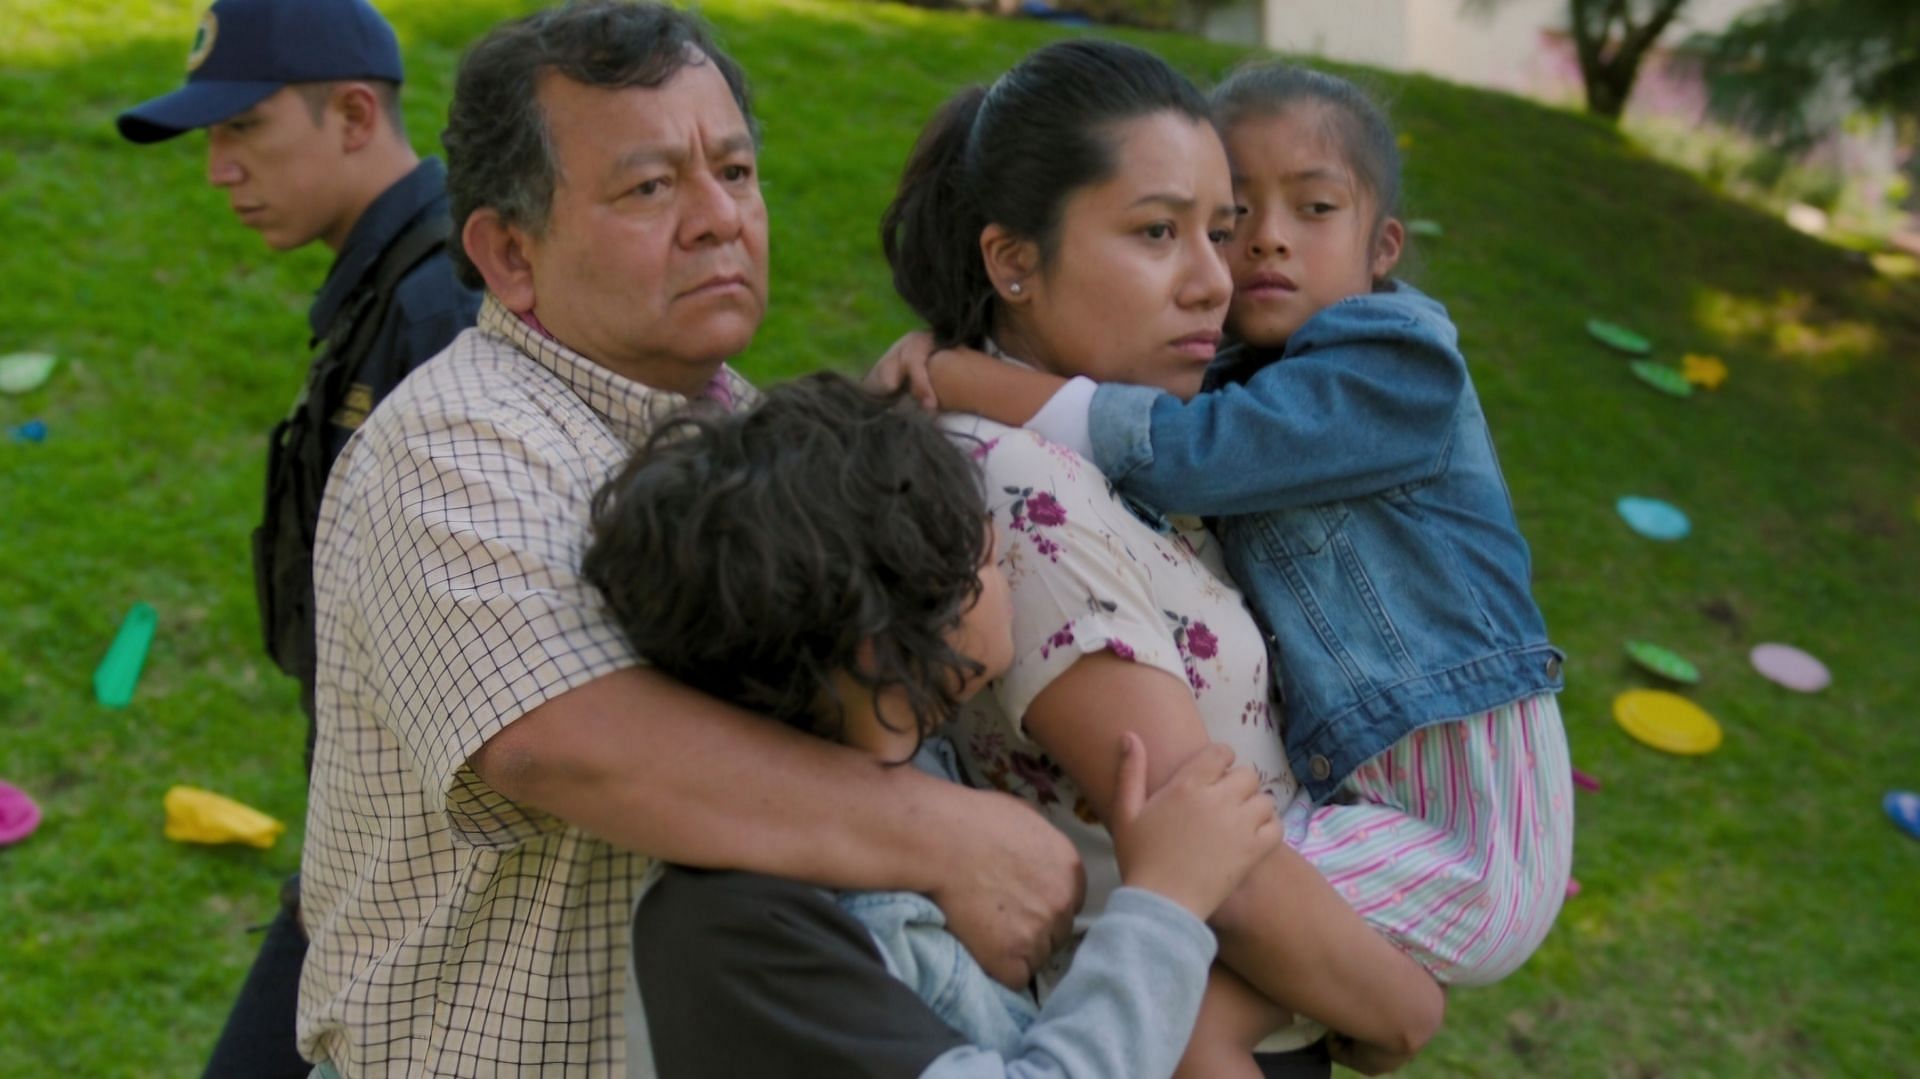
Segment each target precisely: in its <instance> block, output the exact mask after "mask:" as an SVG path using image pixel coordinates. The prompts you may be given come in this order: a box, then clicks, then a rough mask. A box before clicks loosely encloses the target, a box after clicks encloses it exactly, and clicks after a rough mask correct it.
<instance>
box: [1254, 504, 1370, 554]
mask: <svg viewBox="0 0 1920 1079" xmlns="http://www.w3.org/2000/svg"><path fill="white" fill-rule="evenodd" d="M1351 513H1352V511H1351V510H1349V509H1348V508H1347V505H1346V504H1345V503H1343V502H1329V503H1325V504H1323V505H1319V506H1301V507H1298V508H1296V509H1288V510H1273V511H1270V512H1268V513H1260V514H1255V515H1254V516H1253V518H1252V520H1251V523H1252V525H1253V528H1252V530H1251V531H1252V533H1253V535H1252V536H1251V537H1249V538H1252V539H1254V540H1255V541H1256V542H1257V543H1258V545H1259V552H1260V560H1261V561H1263V562H1279V561H1284V560H1286V559H1290V558H1305V557H1308V556H1311V555H1316V554H1319V553H1320V552H1321V551H1322V550H1324V549H1325V548H1326V546H1327V544H1329V543H1332V542H1333V540H1334V538H1335V537H1337V536H1339V535H1340V531H1341V529H1343V528H1345V527H1346V524H1347V518H1348V516H1350V515H1351Z"/></svg>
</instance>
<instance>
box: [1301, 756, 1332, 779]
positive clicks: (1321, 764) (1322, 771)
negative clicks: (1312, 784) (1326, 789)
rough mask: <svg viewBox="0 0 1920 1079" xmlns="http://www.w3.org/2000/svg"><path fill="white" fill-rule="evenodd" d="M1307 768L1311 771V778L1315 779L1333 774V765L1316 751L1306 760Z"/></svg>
mask: <svg viewBox="0 0 1920 1079" xmlns="http://www.w3.org/2000/svg"><path fill="white" fill-rule="evenodd" d="M1307 769H1308V770H1309V771H1311V772H1312V773H1313V778H1315V779H1325V778H1327V777H1328V776H1330V775H1332V774H1333V765H1331V764H1329V763H1327V758H1325V757H1322V756H1321V755H1319V754H1318V753H1316V754H1314V755H1313V759H1312V760H1310V761H1308V762H1307Z"/></svg>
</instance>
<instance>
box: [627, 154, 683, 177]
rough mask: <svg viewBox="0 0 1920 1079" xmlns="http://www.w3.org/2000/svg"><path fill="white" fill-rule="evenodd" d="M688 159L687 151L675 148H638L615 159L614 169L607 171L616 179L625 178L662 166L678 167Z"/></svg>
mask: <svg viewBox="0 0 1920 1079" xmlns="http://www.w3.org/2000/svg"><path fill="white" fill-rule="evenodd" d="M686 157H687V152H686V151H685V150H683V149H680V148H678V147H674V146H636V147H634V148H633V149H631V150H628V151H627V152H626V153H624V154H621V155H620V156H619V157H617V158H615V159H614V161H613V167H612V168H611V169H608V170H607V171H608V172H609V173H610V174H611V175H613V176H616V177H618V176H625V175H626V174H627V173H629V172H638V171H640V170H641V169H648V168H654V167H656V166H660V165H669V166H671V165H678V164H679V163H680V162H682V161H684V160H686Z"/></svg>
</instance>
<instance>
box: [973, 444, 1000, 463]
mask: <svg viewBox="0 0 1920 1079" xmlns="http://www.w3.org/2000/svg"><path fill="white" fill-rule="evenodd" d="M999 444H1000V440H999V439H997V438H989V439H987V440H986V441H985V442H975V443H974V444H973V448H972V449H970V450H968V451H967V456H968V457H971V458H973V460H974V462H975V463H978V462H980V461H984V460H986V459H987V455H988V454H990V453H992V452H993V448H994V447H995V446H998V445H999Z"/></svg>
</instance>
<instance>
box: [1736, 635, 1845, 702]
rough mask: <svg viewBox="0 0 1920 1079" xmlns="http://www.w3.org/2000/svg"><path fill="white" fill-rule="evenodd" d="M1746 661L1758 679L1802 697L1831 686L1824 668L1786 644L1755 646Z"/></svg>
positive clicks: (1830, 679) (1831, 676)
mask: <svg viewBox="0 0 1920 1079" xmlns="http://www.w3.org/2000/svg"><path fill="white" fill-rule="evenodd" d="M1747 658H1748V659H1749V660H1751V661H1752V662H1753V669H1754V670H1756V671H1759V672H1760V675H1761V677H1763V678H1765V679H1767V680H1768V681H1769V682H1777V683H1779V684H1780V685H1783V686H1785V687H1787V688H1788V689H1796V690H1799V691H1800V692H1802V693H1818V692H1820V691H1821V690H1823V689H1825V688H1827V686H1828V685H1829V684H1831V683H1832V682H1833V675H1832V674H1831V673H1829V672H1828V671H1827V665H1826V664H1824V663H1822V662H1820V661H1819V660H1817V659H1815V658H1813V657H1812V656H1810V655H1807V654H1806V653H1805V652H1802V651H1801V650H1799V649H1798V648H1795V647H1794V646H1792V645H1790V644H1762V645H1755V646H1754V649H1753V651H1752V652H1751V653H1749V654H1748V656H1747Z"/></svg>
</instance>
